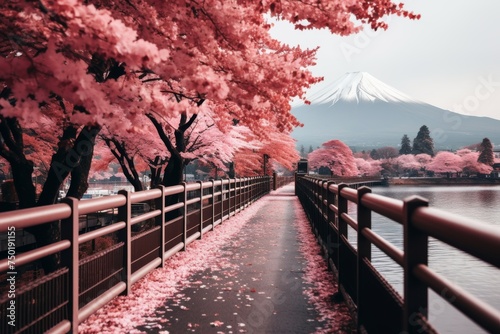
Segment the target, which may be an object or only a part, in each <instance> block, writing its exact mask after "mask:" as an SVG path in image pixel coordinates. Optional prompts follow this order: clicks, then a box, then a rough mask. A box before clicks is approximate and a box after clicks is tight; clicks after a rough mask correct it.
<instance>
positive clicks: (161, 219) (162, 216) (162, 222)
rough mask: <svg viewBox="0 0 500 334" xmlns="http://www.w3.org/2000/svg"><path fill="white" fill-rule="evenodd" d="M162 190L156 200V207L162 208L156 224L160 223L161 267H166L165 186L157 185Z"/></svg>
mask: <svg viewBox="0 0 500 334" xmlns="http://www.w3.org/2000/svg"><path fill="white" fill-rule="evenodd" d="M157 188H158V189H160V191H161V196H160V197H159V198H157V199H156V200H155V206H156V209H157V210H158V209H159V210H161V214H160V215H159V216H158V217H156V224H157V225H160V233H161V236H160V257H161V267H162V268H165V260H166V258H165V187H164V186H162V185H159V186H157Z"/></svg>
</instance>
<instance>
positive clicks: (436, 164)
mask: <svg viewBox="0 0 500 334" xmlns="http://www.w3.org/2000/svg"><path fill="white" fill-rule="evenodd" d="M427 169H428V170H430V171H433V172H435V173H446V175H447V176H448V177H450V174H452V173H457V175H458V173H460V172H461V171H462V169H463V161H462V159H461V158H460V156H458V155H456V154H455V153H452V152H447V151H441V152H438V153H437V154H436V156H435V157H434V159H432V161H431V162H430V163H429V164H428V165H427Z"/></svg>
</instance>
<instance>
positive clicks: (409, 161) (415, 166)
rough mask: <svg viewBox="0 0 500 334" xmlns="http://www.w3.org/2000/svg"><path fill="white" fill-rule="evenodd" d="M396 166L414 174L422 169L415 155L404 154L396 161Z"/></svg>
mask: <svg viewBox="0 0 500 334" xmlns="http://www.w3.org/2000/svg"><path fill="white" fill-rule="evenodd" d="M394 160H395V162H396V164H397V165H398V166H399V167H400V168H401V169H402V170H403V171H405V172H410V173H411V172H412V171H414V170H419V169H420V163H419V162H418V161H417V159H416V158H415V156H414V155H413V154H403V155H400V156H399V157H397V158H396V159H394Z"/></svg>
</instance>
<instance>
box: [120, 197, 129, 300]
mask: <svg viewBox="0 0 500 334" xmlns="http://www.w3.org/2000/svg"><path fill="white" fill-rule="evenodd" d="M118 194H120V195H122V196H125V204H124V205H123V206H121V207H119V208H118V220H119V221H123V222H125V224H126V226H125V229H124V230H123V229H122V230H121V231H120V232H119V233H118V235H119V237H118V239H119V241H123V247H124V249H123V272H122V280H123V282H125V284H126V285H127V288H126V289H125V291H124V292H123V293H122V295H126V296H128V295H129V294H130V292H131V291H132V281H131V280H132V226H131V225H130V219H131V214H132V204H131V201H130V192H128V191H127V190H120V191H118Z"/></svg>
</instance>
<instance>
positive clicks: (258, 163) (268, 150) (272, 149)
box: [234, 129, 300, 177]
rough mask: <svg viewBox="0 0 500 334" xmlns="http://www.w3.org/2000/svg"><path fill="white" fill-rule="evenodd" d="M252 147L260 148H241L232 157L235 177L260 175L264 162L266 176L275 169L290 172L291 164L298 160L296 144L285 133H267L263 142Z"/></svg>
mask: <svg viewBox="0 0 500 334" xmlns="http://www.w3.org/2000/svg"><path fill="white" fill-rule="evenodd" d="M270 130H272V129H270ZM254 145H260V147H259V148H258V149H256V148H243V149H240V150H239V151H238V152H236V154H235V157H234V167H235V172H236V175H238V176H240V177H248V176H257V175H262V174H263V172H264V163H266V162H267V165H266V172H267V175H271V173H272V172H273V171H274V170H276V169H280V170H281V169H287V170H292V168H293V164H294V163H296V162H297V161H298V160H299V159H300V154H299V152H298V151H297V149H296V148H295V145H296V142H295V140H294V139H292V138H291V137H290V135H289V134H287V133H280V132H269V133H268V137H267V138H265V139H264V141H262V142H260V143H258V144H257V143H255V144H254ZM265 156H267V158H265ZM265 160H267V161H265Z"/></svg>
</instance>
